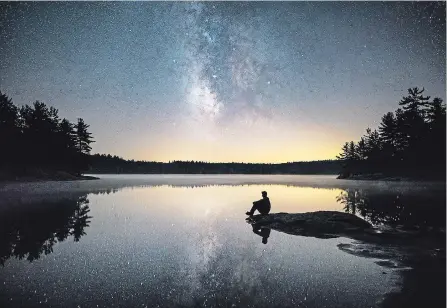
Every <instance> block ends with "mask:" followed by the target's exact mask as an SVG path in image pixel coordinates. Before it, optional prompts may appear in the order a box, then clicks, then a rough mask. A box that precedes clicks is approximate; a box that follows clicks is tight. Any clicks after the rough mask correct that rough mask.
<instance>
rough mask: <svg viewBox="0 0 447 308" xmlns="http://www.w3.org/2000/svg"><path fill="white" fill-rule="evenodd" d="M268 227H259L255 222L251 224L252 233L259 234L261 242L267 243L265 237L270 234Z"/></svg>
mask: <svg viewBox="0 0 447 308" xmlns="http://www.w3.org/2000/svg"><path fill="white" fill-rule="evenodd" d="M270 231H271V230H270V229H269V228H265V227H261V226H259V225H257V224H254V225H253V233H256V234H257V235H259V236H262V243H263V244H267V239H268V238H269V236H270Z"/></svg>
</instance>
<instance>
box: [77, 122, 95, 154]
mask: <svg viewBox="0 0 447 308" xmlns="http://www.w3.org/2000/svg"><path fill="white" fill-rule="evenodd" d="M89 127H90V125H87V124H85V122H84V120H83V119H81V118H78V123H77V124H76V125H75V128H76V136H77V138H76V143H77V144H76V146H77V148H78V152H79V153H81V154H90V151H91V149H92V148H91V147H90V144H92V143H93V142H95V141H93V137H92V134H91V133H90V132H88V130H87V129H88V128H89Z"/></svg>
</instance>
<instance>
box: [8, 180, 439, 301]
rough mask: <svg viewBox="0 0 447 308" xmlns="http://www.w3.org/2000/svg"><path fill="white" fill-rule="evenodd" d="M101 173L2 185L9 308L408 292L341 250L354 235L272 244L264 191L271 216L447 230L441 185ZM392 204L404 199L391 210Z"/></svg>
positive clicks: (283, 238)
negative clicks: (261, 210) (258, 203)
mask: <svg viewBox="0 0 447 308" xmlns="http://www.w3.org/2000/svg"><path fill="white" fill-rule="evenodd" d="M101 177H102V178H103V179H101V180H98V181H80V182H65V183H63V182H54V183H49V182H48V183H28V184H20V185H17V184H13V185H7V186H4V187H2V188H1V189H0V200H2V202H1V203H0V218H1V224H0V225H1V227H0V231H1V232H0V234H1V237H0V260H2V264H3V267H0V284H1V285H2V289H1V291H0V303H2V304H4V306H5V307H33V306H36V305H43V306H51V307H77V306H78V305H79V306H80V307H96V305H99V307H111V306H123V305H130V306H141V307H145V306H147V307H151V306H157V305H159V306H162V307H177V306H195V305H199V306H211V307H213V306H218V305H226V306H232V305H235V306H237V307H238V306H244V307H247V306H257V307H272V306H275V305H277V306H281V307H297V306H303V307H370V306H375V305H376V304H379V303H380V302H381V300H382V299H383V298H384V296H385V295H386V294H387V293H388V292H390V291H391V290H395V289H397V288H398V285H397V282H399V281H400V277H399V275H398V274H397V272H395V271H394V270H393V269H390V268H386V267H383V266H380V265H378V264H376V263H375V262H376V261H380V260H377V259H374V258H361V257H357V256H354V255H351V254H347V253H345V252H343V251H342V250H340V249H338V247H337V245H338V244H340V243H344V244H349V243H351V242H352V240H350V239H346V238H335V239H316V238H312V237H301V236H293V235H288V234H285V233H281V232H277V231H275V230H272V231H271V233H270V234H269V237H268V242H267V244H263V243H262V238H261V237H260V236H259V235H258V234H255V233H253V231H252V228H251V226H250V225H248V224H247V223H246V222H245V215H244V213H245V211H247V210H248V209H249V207H250V206H251V203H252V202H253V201H254V200H257V199H260V197H261V196H260V193H261V191H263V190H266V191H267V192H268V194H269V197H270V200H271V202H272V212H273V213H277V212H289V213H299V212H309V211H318V210H334V211H342V212H350V213H355V214H356V215H358V216H360V217H362V218H365V219H367V220H368V221H371V222H373V223H377V224H390V223H396V221H397V222H398V223H399V224H407V226H408V227H414V226H422V225H423V224H425V225H431V226H436V227H441V228H442V227H443V228H445V221H444V222H443V223H444V225H443V226H442V221H441V220H440V219H437V218H436V217H441V215H442V211H444V216H442V217H445V206H444V208H443V209H442V207H439V205H442V202H444V204H445V193H444V199H442V194H441V192H442V189H440V188H436V185H434V184H425V186H424V185H420V187H419V188H418V189H416V188H414V189H410V188H409V187H411V186H409V185H406V184H403V183H400V184H399V185H398V184H397V183H394V184H390V185H385V186H383V187H382V186H381V185H379V184H377V183H372V182H371V183H369V184H368V183H363V184H362V185H359V184H358V183H355V182H353V181H352V182H351V183H352V184H349V185H351V186H350V187H345V186H344V185H348V184H347V183H344V182H345V181H335V182H334V180H333V178H332V177H328V176H180V175H178V176H175V175H174V176H146V175H141V176H124V175H123V176H101ZM280 182H282V184H278V183H280ZM244 183H245V184H244ZM213 184H219V185H213ZM393 185H394V186H393ZM413 186H414V185H413ZM408 194H410V196H411V197H410V198H409V197H407V196H409V195H408ZM396 196H398V198H399V199H400V200H403V203H402V204H399V207H392V205H393V204H394V200H395V198H396ZM415 196H417V198H416V197H415ZM412 201H414V202H412ZM425 201H427V203H426V202H425ZM428 202H429V203H428ZM385 204H387V205H388V207H386V206H385ZM353 205H356V207H353ZM424 208H427V209H428V210H427V211H425V210H424ZM402 209H403V210H402ZM411 213H413V215H410V214H411ZM409 217H416V218H413V219H412V220H410V219H409ZM417 218H420V219H419V220H418V219H417ZM24 222H28V223H24ZM31 222H32V224H31ZM439 224H441V225H439Z"/></svg>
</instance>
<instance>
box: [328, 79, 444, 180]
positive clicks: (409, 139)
mask: <svg viewBox="0 0 447 308" xmlns="http://www.w3.org/2000/svg"><path fill="white" fill-rule="evenodd" d="M424 91H425V90H424V88H422V89H419V88H417V87H415V88H410V89H408V95H407V96H405V97H403V98H402V100H401V101H400V102H399V106H400V108H398V109H397V110H396V111H395V112H388V113H386V114H384V115H383V116H382V119H381V122H380V124H379V127H378V128H377V129H374V130H372V129H371V128H367V129H366V134H365V135H364V136H362V137H361V138H360V140H359V141H358V142H354V141H350V142H346V143H345V144H344V145H343V147H342V150H341V153H340V154H339V155H338V156H337V158H338V159H340V160H341V161H342V168H341V171H340V175H339V178H355V176H357V175H366V174H368V175H372V174H379V175H382V176H400V177H408V178H419V179H443V180H445V171H446V106H445V103H443V101H442V99H440V98H433V99H432V100H430V96H424Z"/></svg>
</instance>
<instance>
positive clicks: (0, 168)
mask: <svg viewBox="0 0 447 308" xmlns="http://www.w3.org/2000/svg"><path fill="white" fill-rule="evenodd" d="M88 128H89V125H87V124H86V123H85V122H84V120H83V119H81V118H79V119H77V122H76V124H74V123H71V122H70V121H69V120H67V119H65V118H64V119H60V118H59V116H58V110H57V109H55V108H54V107H47V106H46V105H45V104H44V103H42V102H39V101H36V102H35V103H34V104H33V105H32V106H29V105H25V106H21V107H18V106H16V105H14V104H13V102H12V99H11V98H9V97H8V96H6V95H5V94H4V93H2V92H0V144H1V151H0V177H1V176H8V175H11V174H12V175H29V174H35V173H36V172H56V171H64V172H67V173H70V174H73V175H80V173H81V172H82V171H84V170H86V169H88V159H89V157H90V155H89V154H90V150H91V147H90V144H91V143H92V142H94V141H93V138H92V135H91V133H90V132H89V131H88Z"/></svg>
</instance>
